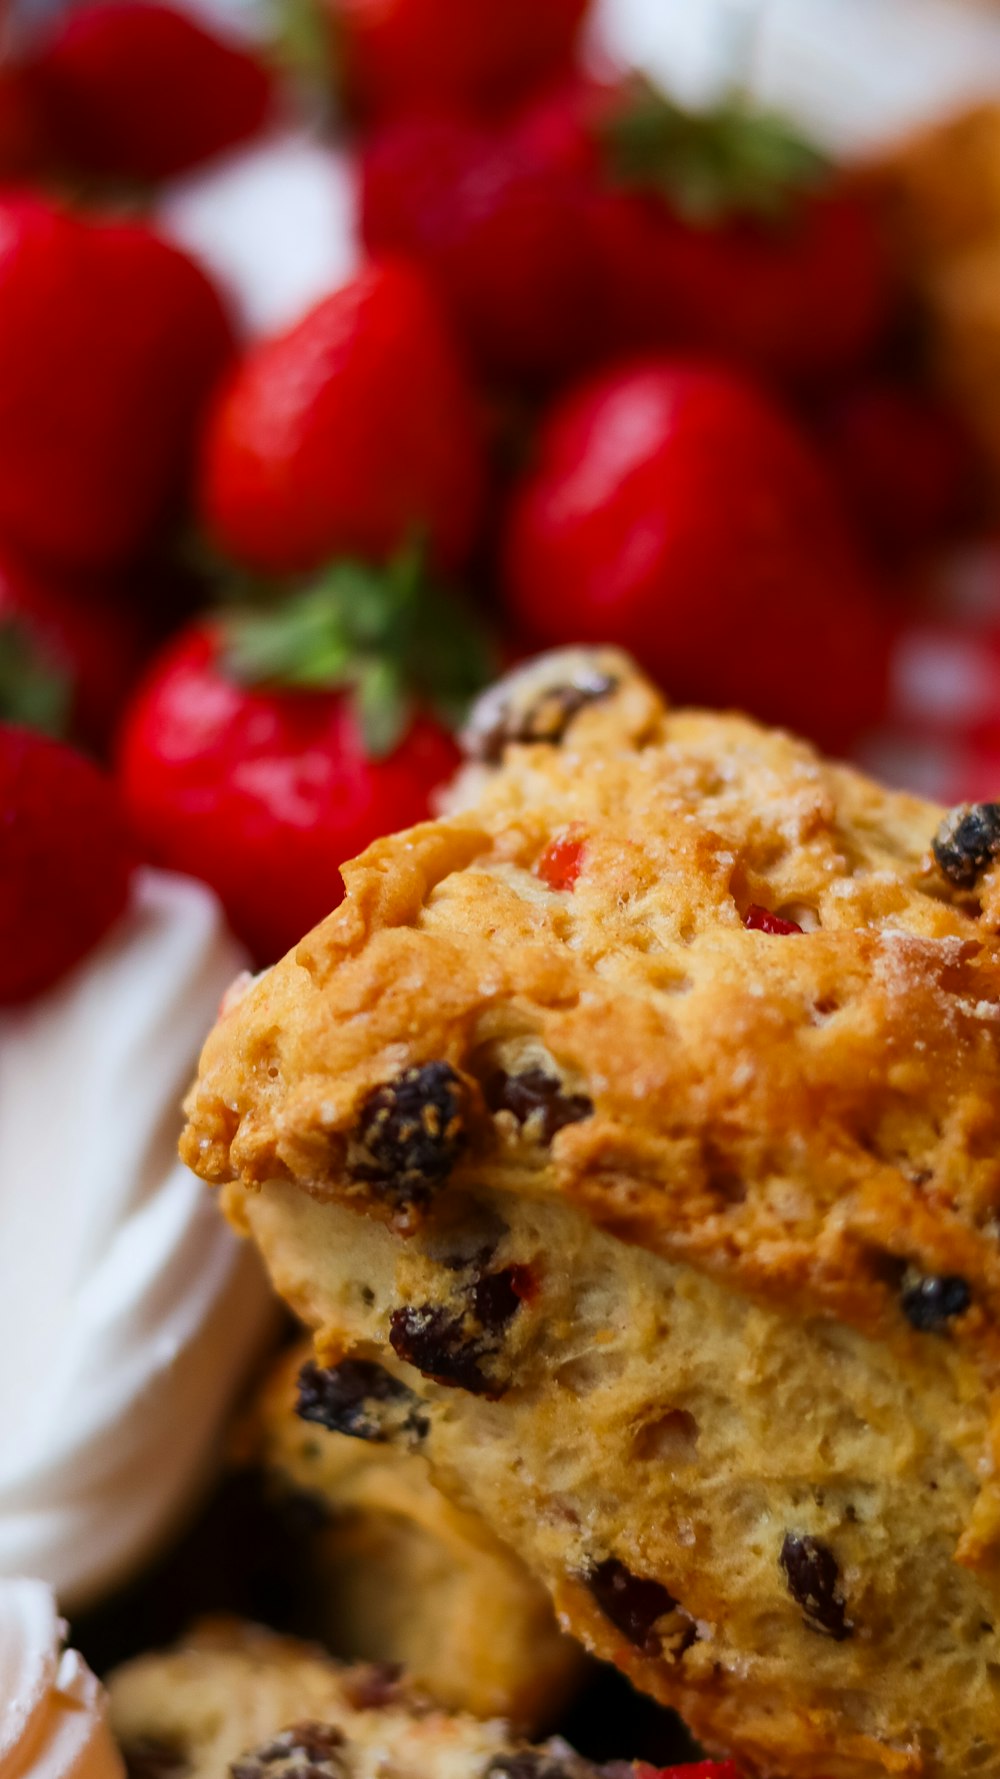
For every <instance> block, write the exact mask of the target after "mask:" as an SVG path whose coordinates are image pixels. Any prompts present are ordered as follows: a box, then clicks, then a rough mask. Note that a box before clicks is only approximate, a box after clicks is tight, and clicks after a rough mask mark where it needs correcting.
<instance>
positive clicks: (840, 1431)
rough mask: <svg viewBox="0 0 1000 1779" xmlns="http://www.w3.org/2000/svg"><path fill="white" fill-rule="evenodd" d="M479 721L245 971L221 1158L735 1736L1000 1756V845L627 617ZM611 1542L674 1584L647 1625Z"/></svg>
mask: <svg viewBox="0 0 1000 1779" xmlns="http://www.w3.org/2000/svg"><path fill="white" fill-rule="evenodd" d="M532 675H533V676H534V677H532ZM602 680H603V681H606V682H609V683H608V684H606V685H605V686H604V688H603V689H602V690H598V691H594V687H595V686H598V687H599V686H600V684H601V682H602ZM588 687H589V688H590V689H589V690H588V689H587V688H588ZM581 688H582V690H583V694H584V695H582V696H581ZM560 710H561V711H562V713H563V715H562V718H560V717H559V712H560ZM540 711H541V715H539V712H540ZM553 712H555V716H553ZM539 733H542V734H544V735H545V737H546V738H545V739H544V740H536V739H532V737H534V736H536V735H538V734H539ZM524 737H528V738H529V739H527V740H525V739H524ZM473 751H474V752H476V753H478V755H479V756H480V759H479V763H476V764H473V765H471V766H470V767H469V768H468V769H467V772H466V775H465V778H464V780H463V781H461V782H460V784H459V786H458V787H457V789H456V792H455V794H454V796H453V799H452V808H451V812H450V813H449V814H448V815H446V816H445V817H443V818H442V819H441V820H440V821H437V822H432V823H428V824H426V825H425V826H423V827H420V828H417V829H414V830H411V831H410V832H408V833H405V834H402V835H397V836H393V837H391V838H389V839H386V840H384V841H381V842H379V843H378V844H376V845H375V846H374V847H372V848H371V849H370V850H369V851H368V852H367V853H366V854H364V855H363V857H362V858H361V859H359V860H356V861H355V862H354V863H353V864H351V865H349V866H345V868H344V877H345V881H346V884H347V891H348V893H347V897H346V900H345V902H344V904H343V905H342V907H341V908H340V909H338V910H337V911H336V912H335V913H334V914H333V915H331V916H330V917H329V919H328V920H327V921H325V922H324V923H323V924H322V925H321V926H320V927H318V928H317V929H316V930H315V931H314V932H313V933H312V934H310V935H309V936H308V937H307V938H306V939H305V940H303V942H302V943H301V944H300V945H299V947H298V948H297V950H296V951H295V952H294V953H292V954H290V955H289V957H287V958H286V959H284V960H283V962H282V963H280V964H279V965H277V966H276V967H275V968H274V969H273V970H271V971H270V972H268V973H267V974H266V975H265V976H264V977H262V978H261V979H260V980H259V981H257V982H256V983H255V984H254V985H252V986H251V987H249V988H248V989H247V991H246V992H245V993H243V994H242V996H236V997H234V999H233V1001H232V1003H231V1005H230V1007H229V1009H228V1011H227V1012H226V1014H225V1016H224V1017H223V1018H222V1020H221V1021H220V1023H219V1025H218V1026H217V1028H216V1030H215V1032H214V1033H213V1034H212V1036H211V1037H210V1039H209V1041H208V1044H207V1045H206V1048H205V1052H204V1055H203V1059H202V1065H201V1071H200V1075H199V1079H198V1082H197V1083H196V1085H195V1087H194V1088H193V1089H192V1092H191V1095H190V1097H189V1101H188V1118H189V1123H188V1127H187V1131H186V1133H185V1138H184V1143H183V1153H184V1156H185V1159H186V1160H187V1161H188V1162H189V1163H190V1165H191V1166H193V1167H194V1168H195V1169H196V1170H197V1171H198V1172H200V1173H201V1174H202V1175H203V1176H204V1177H205V1178H206V1179H208V1180H210V1181H213V1182H217V1183H229V1184H228V1189H227V1193H226V1203H227V1206H228V1208H229V1210H230V1212H231V1214H232V1215H233V1217H234V1219H235V1220H237V1221H240V1222H242V1223H243V1224H244V1225H249V1227H250V1228H251V1229H252V1231H253V1234H254V1236H255V1238H256V1239H257V1240H258V1242H259V1243H260V1245H261V1247H262V1249H263V1252H264V1254H265V1257H266V1259H267V1261H268V1264H269V1266H270V1267H271V1270H272V1273H273V1275H274V1277H275V1280H276V1282H277V1284H278V1287H279V1289H281V1290H283V1291H284V1293H285V1294H286V1296H288V1298H289V1299H290V1301H292V1302H293V1303H294V1304H295V1306H296V1307H297V1308H298V1309H299V1310H300V1312H301V1313H302V1314H303V1315H304V1316H305V1318H306V1319H307V1320H308V1321H309V1322H310V1323H311V1324H312V1325H313V1326H314V1328H316V1330H317V1333H318V1341H319V1351H320V1356H321V1358H323V1359H324V1360H325V1361H326V1362H328V1363H329V1362H333V1363H336V1362H337V1361H338V1360H339V1358H340V1357H341V1356H342V1355H343V1354H345V1353H347V1352H351V1353H355V1354H361V1355H362V1356H367V1357H370V1358H371V1359H372V1360H373V1361H375V1360H377V1361H378V1362H379V1363H381V1364H383V1365H384V1366H385V1367H386V1368H387V1370H388V1372H389V1373H390V1374H391V1375H393V1376H395V1377H397V1378H398V1379H399V1380H405V1384H406V1387H407V1388H410V1389H412V1390H413V1391H414V1392H416V1394H417V1395H418V1397H419V1399H420V1401H421V1403H422V1404H423V1405H425V1407H426V1408H427V1418H428V1422H429V1431H428V1433H427V1436H426V1444H427V1450H428V1452H429V1455H430V1457H431V1461H432V1464H434V1465H435V1466H436V1474H437V1475H438V1478H439V1480H440V1481H443V1483H444V1486H445V1487H446V1488H448V1489H449V1490H450V1491H451V1492H452V1493H453V1494H454V1495H455V1496H456V1497H458V1498H460V1499H462V1500H463V1501H464V1502H465V1503H466V1504H468V1505H471V1506H473V1507H474V1508H475V1509H476V1511H478V1512H479V1513H481V1514H482V1515H483V1517H484V1518H485V1519H486V1520H487V1521H488V1522H489V1523H490V1524H491V1525H492V1526H493V1527H494V1529H495V1530H496V1531H497V1532H498V1533H500V1535H502V1536H504V1537H505V1538H509V1539H510V1541H511V1542H512V1543H513V1544H514V1545H515V1546H516V1547H517V1548H518V1549H519V1550H520V1552H521V1554H522V1556H524V1557H525V1559H526V1560H527V1561H528V1562H529V1564H530V1565H531V1566H532V1567H533V1568H535V1569H536V1570H537V1571H538V1572H539V1573H540V1574H541V1575H542V1576H543V1578H544V1579H545V1580H546V1581H547V1583H548V1585H549V1586H550V1588H551V1589H552V1591H553V1593H554V1594H555V1596H556V1598H557V1601H558V1603H559V1605H560V1608H561V1610H562V1612H563V1615H564V1621H565V1622H566V1623H567V1624H568V1625H569V1626H570V1627H571V1628H572V1629H573V1630H574V1631H575V1633H576V1634H577V1635H579V1636H580V1637H581V1638H583V1639H584V1640H585V1641H586V1642H588V1643H589V1644H590V1646H591V1647H594V1648H596V1649H597V1651H598V1652H599V1653H601V1654H603V1655H605V1656H608V1657H610V1658H611V1659H613V1660H617V1661H618V1662H619V1663H620V1664H621V1665H622V1666H624V1667H626V1668H627V1669H628V1671H629V1672H631V1673H632V1674H633V1676H634V1677H635V1678H636V1679H637V1681H638V1682H639V1683H640V1684H642V1685H644V1686H646V1687H648V1688H649V1689H650V1690H652V1691H654V1692H656V1693H657V1694H658V1696H660V1697H661V1698H665V1699H666V1700H668V1701H669V1702H673V1703H678V1704H679V1705H680V1706H681V1708H682V1709H683V1710H684V1711H685V1712H686V1714H687V1715H688V1716H689V1718H690V1719H691V1721H692V1723H693V1724H694V1727H695V1729H696V1730H697V1731H698V1733H699V1734H701V1735H702V1736H703V1737H705V1738H706V1739H707V1740H708V1741H709V1742H711V1743H713V1744H714V1745H716V1746H724V1747H729V1748H732V1749H734V1750H735V1751H736V1752H737V1753H738V1754H739V1755H740V1757H741V1758H742V1760H743V1761H744V1763H745V1765H746V1766H747V1768H748V1770H753V1771H758V1772H761V1773H774V1774H789V1775H802V1776H803V1779H816V1775H817V1774H818V1773H822V1774H823V1775H824V1779H841V1776H842V1775H843V1776H845V1779H861V1776H868V1775H875V1774H877V1773H883V1772H890V1773H892V1772H897V1773H913V1774H926V1775H935V1776H940V1779H944V1775H948V1776H949V1779H951V1776H953V1775H954V1774H957V1773H959V1772H961V1773H962V1774H970V1775H971V1774H983V1775H988V1776H989V1779H995V1776H996V1775H998V1774H1000V1678H998V1677H1000V1637H998V1634H997V1630H996V1629H995V1622H996V1624H997V1625H1000V1619H998V1618H997V1615H998V1614H1000V1587H998V1583H997V1559H998V1540H1000V1491H998V1484H997V1456H998V1451H1000V1445H998V1426H1000V1418H998V1413H997V1383H998V1360H1000V1346H998V1316H997V1309H998V1303H1000V1296H998V1293H1000V1225H998V1215H1000V1157H998V1120H1000V1092H998V1089H1000V944H998V939H997V928H998V925H1000V887H998V882H997V876H998V867H997V865H996V864H994V863H991V862H990V860H989V859H988V858H987V859H985V860H983V861H981V866H980V867H977V871H976V874H975V881H974V882H973V883H971V884H969V883H965V884H964V885H963V886H961V887H960V886H958V885H957V884H956V883H955V881H954V880H953V878H949V877H948V876H947V875H946V874H945V872H944V871H943V870H942V869H941V866H940V865H939V864H938V862H937V861H936V859H935V857H934V854H933V852H932V842H933V841H934V838H935V835H936V833H937V831H938V828H939V824H940V823H941V819H942V815H943V812H942V811H941V810H939V809H937V808H935V807H934V806H932V805H930V804H927V803H924V802H922V801H921V800H919V799H916V798H913V797H909V796H903V795H899V794H892V793H889V792H887V791H884V790H882V789H880V788H879V787H878V786H876V785H875V784H873V783H871V782H870V781H869V780H867V779H866V778H864V777H863V776H861V775H859V774H858V773H856V772H854V771H852V770H850V769H848V768H847V767H844V766H840V765H837V764H834V763H831V762H827V761H824V760H822V759H820V758H819V757H818V756H817V755H816V754H815V753H814V752H813V751H812V750H811V749H810V748H809V747H808V746H807V745H805V744H804V743H801V742H798V741H795V740H793V739H792V738H790V737H788V736H787V735H785V734H782V733H779V732H775V731H769V730H765V729H762V728H760V727H758V726H757V725H755V724H754V723H752V722H750V721H748V720H746V719H743V718H741V717H738V716H720V715H716V714H709V713H705V712H699V711H684V710H681V711H671V710H668V709H667V708H666V707H665V705H664V703H663V701H662V699H661V698H660V697H659V695H658V694H657V693H656V692H655V691H654V689H653V688H652V687H651V686H650V685H648V683H647V682H646V681H644V680H643V679H642V678H641V676H640V675H639V674H638V673H637V671H636V670H635V669H634V668H633V667H632V665H631V663H629V662H628V661H627V660H625V659H624V658H623V657H620V656H617V655H615V654H614V653H613V652H610V651H603V652H602V651H598V652H597V653H596V654H595V653H592V652H591V653H589V654H588V655H587V657H586V658H583V657H580V656H574V655H570V656H560V657H552V658H548V659H543V661H542V662H541V663H538V664H535V665H534V666H533V667H532V669H531V670H530V672H529V674H528V675H527V677H525V676H524V675H522V676H521V679H520V682H519V683H517V684H514V685H511V686H508V687H507V688H506V689H503V688H502V689H501V691H500V693H499V694H498V695H495V696H494V699H493V702H492V704H491V705H490V706H489V707H488V708H487V710H486V711H485V712H484V713H481V716H480V721H479V724H478V727H477V728H476V731H475V734H474V736H473ZM761 910H764V911H766V912H767V916H771V917H773V916H777V917H779V921H780V922H781V923H785V924H789V925H793V926H797V927H799V928H801V929H803V930H801V931H795V930H792V931H790V932H789V931H780V930H779V931H772V930H767V928H768V926H773V925H774V921H773V919H770V920H768V919H767V918H765V917H763V916H762V915H761V913H760V911H761ZM762 919H763V927H762V926H761V924H760V923H761V921H762ZM247 1188H249V1189H250V1190H249V1192H248V1191H247V1190H246V1189H247ZM498 1281H499V1282H498ZM512 1306H513V1307H512ZM608 1565H617V1566H618V1567H617V1569H616V1568H614V1567H611V1568H609V1567H608ZM618 1570H622V1571H623V1572H624V1573H625V1575H626V1576H627V1577H628V1578H629V1582H640V1583H641V1582H642V1581H644V1580H645V1581H648V1582H652V1583H655V1584H656V1585H657V1586H659V1587H660V1588H661V1589H662V1590H663V1591H664V1593H665V1594H666V1595H668V1596H669V1600H670V1602H671V1604H670V1607H669V1609H664V1611H662V1612H660V1613H659V1614H654V1619H653V1620H652V1621H651V1623H650V1625H649V1626H648V1627H646V1629H645V1630H643V1631H642V1632H641V1634H639V1632H638V1630H637V1624H638V1621H639V1620H641V1619H642V1618H643V1615H644V1614H645V1616H647V1617H648V1614H649V1611H650V1610H652V1605H655V1603H656V1599H657V1596H653V1595H650V1596H648V1597H647V1598H646V1600H645V1605H644V1606H643V1605H641V1596H637V1598H639V1599H640V1605H639V1606H637V1607H636V1610H635V1611H634V1612H630V1610H629V1608H628V1601H627V1600H626V1601H625V1602H624V1603H623V1600H622V1598H621V1595H622V1594H623V1593H625V1594H627V1593H628V1583H627V1582H626V1581H623V1580H622V1577H621V1575H620V1574H619V1573H618ZM636 1614H638V1619H637V1617H636ZM678 1614H680V1616H678ZM615 1615H617V1619H618V1621H619V1622H618V1623H617V1624H616V1623H615V1622H614V1619H615ZM623 1615H624V1618H625V1620H626V1621H627V1622H628V1625H629V1630H628V1632H627V1633H623V1632H622V1628H621V1622H620V1621H621V1620H622V1618H623Z"/></svg>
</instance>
